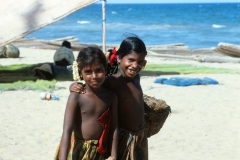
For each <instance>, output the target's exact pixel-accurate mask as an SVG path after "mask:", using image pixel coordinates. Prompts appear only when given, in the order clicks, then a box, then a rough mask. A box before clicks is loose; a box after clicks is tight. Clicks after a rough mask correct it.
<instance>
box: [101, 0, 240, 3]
mask: <svg viewBox="0 0 240 160" xmlns="http://www.w3.org/2000/svg"><path fill="white" fill-rule="evenodd" d="M106 1H107V3H230V2H239V3H240V0H106Z"/></svg>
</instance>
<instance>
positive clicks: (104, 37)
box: [102, 0, 106, 53]
mask: <svg viewBox="0 0 240 160" xmlns="http://www.w3.org/2000/svg"><path fill="white" fill-rule="evenodd" d="M105 3H106V0H102V45H103V46H102V50H103V53H105V52H106V13H105Z"/></svg>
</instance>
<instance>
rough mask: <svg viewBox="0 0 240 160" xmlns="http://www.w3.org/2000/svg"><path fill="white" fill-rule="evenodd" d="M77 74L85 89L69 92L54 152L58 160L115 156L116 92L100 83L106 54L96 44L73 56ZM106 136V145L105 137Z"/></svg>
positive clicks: (101, 158)
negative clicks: (75, 61)
mask: <svg viewBox="0 0 240 160" xmlns="http://www.w3.org/2000/svg"><path fill="white" fill-rule="evenodd" d="M77 63H78V68H79V75H80V77H81V79H84V80H85V82H86V93H85V94H78V93H76V92H71V93H70V95H69V97H68V102H67V106H66V110H65V116H64V125H63V133H62V138H61V143H60V148H58V150H57V153H56V155H55V159H60V160H66V159H69V160H80V159H81V160H82V159H84V160H103V159H105V154H106V151H107V150H111V151H110V152H111V156H110V159H112V160H114V159H115V158H117V145H118V144H117V143H118V127H117V124H118V114H117V96H116V94H115V93H114V92H113V91H110V90H109V89H106V88H105V87H103V86H102V83H103V82H104V81H105V76H106V58H105V56H104V54H103V52H102V51H101V50H100V49H99V48H97V47H87V48H84V49H82V50H81V51H80V52H79V55H78V57H77ZM108 138H110V142H111V144H110V146H109V147H108V144H107V141H108V140H109V139H108Z"/></svg>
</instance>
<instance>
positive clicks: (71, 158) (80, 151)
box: [54, 133, 105, 160]
mask: <svg viewBox="0 0 240 160" xmlns="http://www.w3.org/2000/svg"><path fill="white" fill-rule="evenodd" d="M97 144H98V140H83V139H80V138H78V137H76V136H75V135H74V133H73V134H72V136H71V143H70V149H69V152H68V157H67V160H93V159H94V160H104V159H105V158H104V157H103V156H101V155H100V154H99V153H98V151H97ZM59 149H60V144H59V145H58V147H57V150H56V153H55V156H54V160H58V155H59Z"/></svg>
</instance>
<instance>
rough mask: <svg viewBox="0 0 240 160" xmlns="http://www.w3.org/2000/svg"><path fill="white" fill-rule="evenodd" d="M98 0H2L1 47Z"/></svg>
mask: <svg viewBox="0 0 240 160" xmlns="http://www.w3.org/2000/svg"><path fill="white" fill-rule="evenodd" d="M3 1H4V2H3ZM98 1H99V0H24V1H18V0H1V2H2V5H1V9H0V20H1V21H0V47H2V46H4V45H6V44H8V43H10V42H12V41H14V40H17V39H19V38H22V37H24V36H26V35H28V34H30V33H32V32H34V31H36V30H38V29H40V28H43V27H45V26H47V25H49V24H51V23H54V22H56V21H58V20H60V19H62V18H64V17H66V16H68V15H69V14H71V13H73V12H75V11H77V10H79V9H81V8H83V7H86V6H88V5H91V4H93V3H96V2H98Z"/></svg>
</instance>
